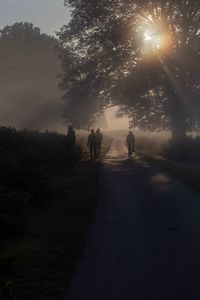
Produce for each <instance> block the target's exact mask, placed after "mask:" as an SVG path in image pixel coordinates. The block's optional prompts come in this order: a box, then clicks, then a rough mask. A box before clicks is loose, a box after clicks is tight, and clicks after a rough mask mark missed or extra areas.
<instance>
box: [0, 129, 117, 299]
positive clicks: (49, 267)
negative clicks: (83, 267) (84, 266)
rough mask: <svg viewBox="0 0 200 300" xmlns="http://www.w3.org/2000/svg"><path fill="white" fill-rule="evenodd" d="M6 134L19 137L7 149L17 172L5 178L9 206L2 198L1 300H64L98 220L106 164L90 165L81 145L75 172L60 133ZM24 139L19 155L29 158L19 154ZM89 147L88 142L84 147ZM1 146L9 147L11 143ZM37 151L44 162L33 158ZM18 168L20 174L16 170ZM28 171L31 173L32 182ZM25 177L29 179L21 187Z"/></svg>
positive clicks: (108, 142)
mask: <svg viewBox="0 0 200 300" xmlns="http://www.w3.org/2000/svg"><path fill="white" fill-rule="evenodd" d="M4 130H6V129H4ZM7 130H8V129H7ZM4 134H5V132H4ZM6 134H9V135H10V134H13V136H12V138H11V137H9V142H8V144H7V145H10V143H11V141H12V143H14V145H13V144H12V143H11V144H12V147H9V146H7V147H5V148H4V149H3V147H2V149H1V153H2V154H3V155H7V157H8V158H9V159H8V160H6V159H5V156H4V163H6V164H8V165H9V169H8V168H7V170H10V169H11V170H13V172H11V173H10V174H13V175H12V176H13V177H12V176H11V175H10V176H11V179H12V180H10V181H9V180H7V179H8V177H3V174H1V176H2V178H3V180H4V181H3V184H2V195H4V196H3V197H4V201H2V199H3V198H2V197H1V198H0V199H1V217H0V222H1V223H2V224H4V226H3V227H2V228H3V229H2V228H1V231H2V232H1V233H2V236H3V239H2V243H1V249H0V299H1V300H33V299H34V300H36V299H38V300H40V299H41V300H43V299H49V300H50V299H51V300H54V299H55V300H57V299H63V297H64V290H65V289H66V288H67V287H68V286H69V284H70V280H71V277H72V274H73V271H74V269H75V267H76V263H77V260H78V259H79V258H80V257H81V253H82V248H83V245H84V242H85V239H86V237H87V235H88V231H89V229H90V226H91V223H92V221H93V216H94V211H95V207H96V203H97V185H98V169H99V165H100V162H99V161H96V162H90V161H89V160H88V159H87V156H86V154H84V150H83V149H82V148H84V147H82V145H80V146H79V145H78V146H77V148H76V155H75V160H74V164H73V167H72V166H70V167H69V166H68V164H67V160H66V157H65V153H63V149H62V147H61V144H60V141H61V140H62V136H60V135H57V134H52V133H45V134H40V133H33V132H31V133H30V132H16V131H13V132H12V133H11V132H10V131H9V130H8V131H7V133H6ZM21 135H22V136H23V139H22V140H21ZM33 136H34V139H33ZM35 136H36V137H35ZM13 137H15V142H14V141H13ZM19 137H20V141H21V143H20V146H19V150H20V151H22V149H23V152H24V154H25V159H24V155H22V156H21V157H20V156H19V154H18V151H17V150H16V140H18V138H19ZM38 138H40V140H39V141H38ZM27 139H28V141H27ZM0 140H1V139H0ZM37 141H38V142H37ZM85 142H86V141H85V139H83V140H82V144H83V146H84V145H85ZM110 142H111V140H110V139H109V138H106V139H105V142H104V146H103V153H106V151H107V150H108V148H109V144H110ZM30 143H32V145H30ZM26 144H27V145H28V146H25V145H26ZM1 145H4V146H5V142H4V143H3V142H2V143H1ZM45 145H46V148H45ZM13 146H15V147H14V148H13ZM26 147H28V148H26ZM13 149H14V150H13ZM28 149H29V150H28ZM3 152H4V153H3ZM8 152H10V154H9V155H8ZM11 152H12V155H11ZM32 152H37V154H38V155H39V157H40V156H43V158H41V159H38V158H37V157H38V156H34V154H33V156H32V154H31V153H32ZM47 153H49V154H48V155H47ZM58 153H59V156H58ZM11 156H12V157H14V158H15V159H14V162H13V160H12V159H11ZM30 156H32V160H30V159H29V158H30ZM26 157H28V158H27V159H26ZM33 157H35V159H33ZM16 158H17V159H16ZM16 160H17V162H16ZM1 161H3V159H2V160H1ZM8 162H9V163H8ZM16 163H17V164H18V165H19V169H17V170H18V171H15V169H16ZM20 168H22V169H20ZM24 168H25V169H26V168H31V172H30V173H31V176H30V177H28V176H27V173H26V172H24ZM19 170H20V171H19ZM22 170H23V172H22ZM14 171H15V172H14ZM19 172H22V175H23V176H22V179H21V180H19V179H18V181H17V184H16V182H15V179H16V176H17V174H19ZM40 172H41V173H40ZM6 174H8V172H6ZM33 174H34V176H33ZM39 174H42V175H43V176H41V177H40V176H39ZM44 175H45V176H44ZM6 176H7V175H6ZM20 178H21V177H20ZM38 178H40V179H41V178H42V180H41V182H42V185H39V184H40V181H39V184H38V183H37V182H38V181H37V180H38ZM25 180H26V184H24V181H25ZM22 183H23V184H22ZM36 183H37V184H38V185H37V184H36ZM0 192H1V189H0ZM25 199H26V200H25ZM5 200H6V201H5ZM2 203H4V207H3V204H2ZM5 203H6V205H5Z"/></svg>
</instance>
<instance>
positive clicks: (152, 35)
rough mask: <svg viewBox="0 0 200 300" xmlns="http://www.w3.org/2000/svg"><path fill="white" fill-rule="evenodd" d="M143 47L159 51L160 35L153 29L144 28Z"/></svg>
mask: <svg viewBox="0 0 200 300" xmlns="http://www.w3.org/2000/svg"><path fill="white" fill-rule="evenodd" d="M143 34H144V43H145V47H148V48H152V49H159V48H160V44H161V38H160V35H159V34H158V33H157V32H156V30H155V29H153V28H144V33H143Z"/></svg>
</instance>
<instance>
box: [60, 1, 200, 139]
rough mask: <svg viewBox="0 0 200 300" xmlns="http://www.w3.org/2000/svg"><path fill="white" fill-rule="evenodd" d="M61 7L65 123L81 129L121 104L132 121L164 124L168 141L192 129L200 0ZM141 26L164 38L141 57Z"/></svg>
mask: <svg viewBox="0 0 200 300" xmlns="http://www.w3.org/2000/svg"><path fill="white" fill-rule="evenodd" d="M65 4H66V5H67V6H69V7H70V8H71V9H72V20H71V22H70V23H69V24H68V25H65V26H63V28H62V30H61V31H60V33H59V55H60V58H61V60H62V68H63V77H62V82H61V84H60V87H61V89H62V90H63V91H64V93H65V96H64V98H65V100H66V118H67V119H68V120H70V121H72V122H73V123H74V124H76V125H77V126H79V127H81V126H83V125H84V124H88V123H92V122H93V116H94V115H95V114H96V113H97V112H99V111H104V110H105V109H106V107H108V106H110V105H120V106H121V110H120V112H119V114H121V115H123V114H124V113H128V114H129V117H130V121H131V126H135V127H138V128H140V129H142V130H160V129H170V130H171V131H172V136H173V138H174V139H179V138H185V137H186V131H190V130H193V129H197V127H199V115H200V105H199V71H198V70H199V67H200V65H199V64H200V63H199V62H200V57H199V53H200V51H199V50H200V48H199V47H200V39H199V21H200V2H199V0H190V1H188V0H175V1H162V0H158V1H150V0H142V1H141V0H134V1H132V0H131V1H130V0H125V1H124V0H123V1H122V0H116V1H106V0H98V1H94V0H87V1H85V0H65ZM145 26H146V27H147V30H148V28H149V27H151V26H153V27H154V28H156V30H155V31H156V32H154V33H155V34H158V35H160V36H165V47H163V48H160V49H159V50H158V51H154V50H155V49H148V55H145V53H144V52H145V51H144V45H143V43H144V32H143V29H144V27H145ZM148 26H149V27H148Z"/></svg>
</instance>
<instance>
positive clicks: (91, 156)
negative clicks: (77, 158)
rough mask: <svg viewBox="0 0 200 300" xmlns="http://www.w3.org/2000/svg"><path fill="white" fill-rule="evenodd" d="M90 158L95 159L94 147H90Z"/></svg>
mask: <svg viewBox="0 0 200 300" xmlns="http://www.w3.org/2000/svg"><path fill="white" fill-rule="evenodd" d="M90 158H91V159H93V149H92V146H90Z"/></svg>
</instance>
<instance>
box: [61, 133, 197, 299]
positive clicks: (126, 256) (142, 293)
mask: <svg viewBox="0 0 200 300" xmlns="http://www.w3.org/2000/svg"><path fill="white" fill-rule="evenodd" d="M134 299H135V300H146V299H148V300H150V299H151V300H157V299H158V300H164V299H165V300H166V299H167V300H168V299H170V300H175V299H176V300H179V299H184V300H185V299H187V300H196V299H197V300H199V299H200V196H199V195H198V194H196V193H195V192H194V191H193V190H192V189H190V188H189V187H186V186H184V185H183V184H182V183H181V182H179V181H178V180H176V179H175V178H173V177H171V176H169V175H167V174H165V173H164V172H163V171H161V170H160V169H159V168H157V167H155V166H153V165H151V164H148V163H146V162H144V161H142V160H141V159H140V158H138V157H135V158H133V159H128V158H127V150H126V148H125V145H124V142H123V140H120V139H116V140H115V141H114V142H113V144H112V146H111V149H110V151H109V152H108V154H107V156H106V158H105V161H104V165H103V166H102V167H101V170H100V190H99V201H98V207H97V211H96V222H95V224H94V226H93V228H92V230H91V233H90V236H89V238H88V242H87V244H86V246H85V250H84V254H83V258H82V260H81V261H80V263H79V266H78V267H77V271H76V273H75V275H74V278H73V280H72V284H71V288H70V290H69V291H68V293H67V295H66V300H134Z"/></svg>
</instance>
